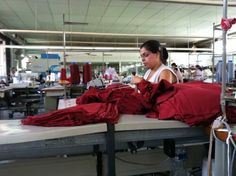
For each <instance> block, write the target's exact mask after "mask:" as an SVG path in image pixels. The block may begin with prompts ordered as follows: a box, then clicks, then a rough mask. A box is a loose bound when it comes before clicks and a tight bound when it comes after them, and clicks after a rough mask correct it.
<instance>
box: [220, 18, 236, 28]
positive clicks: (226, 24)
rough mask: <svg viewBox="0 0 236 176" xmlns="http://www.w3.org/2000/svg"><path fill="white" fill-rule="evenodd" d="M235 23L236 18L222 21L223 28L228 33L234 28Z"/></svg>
mask: <svg viewBox="0 0 236 176" xmlns="http://www.w3.org/2000/svg"><path fill="white" fill-rule="evenodd" d="M235 23H236V18H229V19H226V18H222V19H221V28H222V29H223V30H224V31H228V30H229V29H230V28H231V27H232V25H233V24H235Z"/></svg>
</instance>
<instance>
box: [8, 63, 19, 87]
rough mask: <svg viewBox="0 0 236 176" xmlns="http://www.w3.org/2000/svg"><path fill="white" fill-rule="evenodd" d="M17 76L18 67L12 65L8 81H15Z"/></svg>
mask: <svg viewBox="0 0 236 176" xmlns="http://www.w3.org/2000/svg"><path fill="white" fill-rule="evenodd" d="M16 76H17V69H16V67H12V68H11V70H10V73H9V75H8V82H9V83H13V79H14V81H15V80H16Z"/></svg>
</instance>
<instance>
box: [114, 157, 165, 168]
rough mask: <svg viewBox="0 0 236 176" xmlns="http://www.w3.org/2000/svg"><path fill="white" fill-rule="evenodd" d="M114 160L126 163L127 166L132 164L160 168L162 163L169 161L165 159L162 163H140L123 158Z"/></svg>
mask: <svg viewBox="0 0 236 176" xmlns="http://www.w3.org/2000/svg"><path fill="white" fill-rule="evenodd" d="M115 158H116V159H117V160H119V161H122V162H125V163H128V164H133V165H141V166H161V165H163V163H165V162H167V161H168V160H170V158H167V159H165V160H164V161H162V162H161V163H140V162H135V161H129V160H125V159H123V158H120V157H118V156H115Z"/></svg>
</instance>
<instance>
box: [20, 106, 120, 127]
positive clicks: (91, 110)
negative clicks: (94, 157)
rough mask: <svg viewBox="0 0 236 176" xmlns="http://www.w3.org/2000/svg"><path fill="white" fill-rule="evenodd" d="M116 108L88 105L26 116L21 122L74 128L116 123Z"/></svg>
mask: <svg viewBox="0 0 236 176" xmlns="http://www.w3.org/2000/svg"><path fill="white" fill-rule="evenodd" d="M118 116H119V114H118V110H117V106H115V105H114V104H111V103H90V104H84V105H78V106H74V107H70V108H66V109H60V110H57V111H53V112H50V113H47V114H42V115H35V116H28V117H27V118H26V119H23V120H22V121H21V122H22V124H24V125H37V126H76V125H83V124H92V123H99V122H109V123H116V122H117V121H118Z"/></svg>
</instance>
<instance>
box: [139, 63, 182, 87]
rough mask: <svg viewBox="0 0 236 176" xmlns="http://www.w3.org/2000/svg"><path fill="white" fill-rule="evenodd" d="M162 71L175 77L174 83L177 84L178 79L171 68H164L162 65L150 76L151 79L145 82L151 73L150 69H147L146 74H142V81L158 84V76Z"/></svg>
mask: <svg viewBox="0 0 236 176" xmlns="http://www.w3.org/2000/svg"><path fill="white" fill-rule="evenodd" d="M163 70H169V71H170V72H171V73H172V74H173V75H175V77H176V81H177V82H176V83H179V80H178V78H177V76H176V74H175V72H174V71H173V70H172V69H171V68H169V67H168V66H166V65H164V64H162V65H161V66H160V67H159V68H158V69H157V70H156V72H155V73H154V74H153V75H152V77H151V78H150V79H149V80H147V78H148V76H149V74H150V73H151V69H148V70H147V72H146V73H145V74H144V76H143V79H145V80H147V81H149V82H151V83H158V82H159V77H160V74H161V72H162V71H163Z"/></svg>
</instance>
